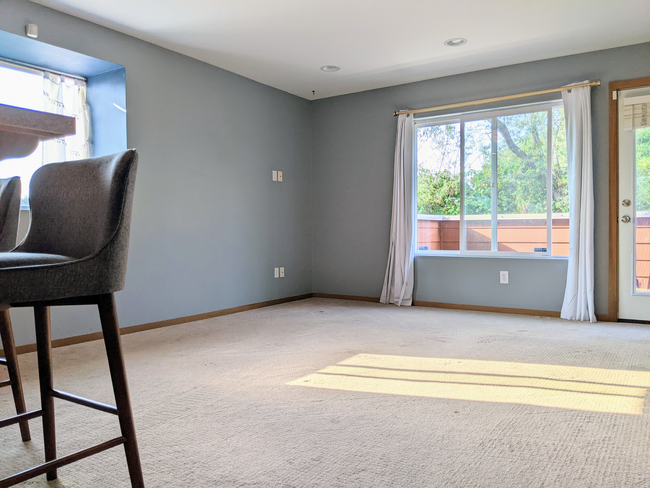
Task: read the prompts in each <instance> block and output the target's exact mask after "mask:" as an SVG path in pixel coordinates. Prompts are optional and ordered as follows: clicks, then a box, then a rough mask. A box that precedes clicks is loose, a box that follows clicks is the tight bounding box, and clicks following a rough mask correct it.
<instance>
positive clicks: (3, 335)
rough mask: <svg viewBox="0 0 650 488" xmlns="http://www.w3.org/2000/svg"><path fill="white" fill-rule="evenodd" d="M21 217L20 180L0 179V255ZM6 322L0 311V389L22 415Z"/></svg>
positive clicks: (23, 429) (25, 428)
mask: <svg viewBox="0 0 650 488" xmlns="http://www.w3.org/2000/svg"><path fill="white" fill-rule="evenodd" d="M19 216H20V178H19V177H18V176H14V177H13V178H7V179H0V252H7V251H11V250H12V249H13V248H14V247H16V235H17V234H18V220H19ZM9 324H11V322H10V320H9V311H8V310H2V311H0V339H1V340H2V347H3V349H4V354H5V357H3V358H2V357H0V364H2V365H5V366H6V367H7V370H8V372H9V380H7V381H2V382H0V387H3V386H11V390H12V393H13V397H14V404H15V406H16V413H17V414H21V413H25V412H26V411H27V410H26V407H25V397H24V395H23V385H22V382H21V380H20V368H19V367H18V358H17V357H16V345H15V344H14V335H13V331H12V330H11V327H10V326H9ZM19 425H20V435H21V437H22V439H23V442H27V441H29V440H31V438H32V437H31V435H30V432H29V423H28V422H27V420H21V421H20V422H19Z"/></svg>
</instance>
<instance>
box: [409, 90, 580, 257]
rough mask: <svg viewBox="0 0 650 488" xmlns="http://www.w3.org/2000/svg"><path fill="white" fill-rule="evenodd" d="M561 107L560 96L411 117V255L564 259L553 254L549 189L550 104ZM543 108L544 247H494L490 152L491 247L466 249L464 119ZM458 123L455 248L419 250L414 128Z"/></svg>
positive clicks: (494, 135)
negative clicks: (525, 249) (524, 249)
mask: <svg viewBox="0 0 650 488" xmlns="http://www.w3.org/2000/svg"><path fill="white" fill-rule="evenodd" d="M555 107H563V102H562V99H561V98H560V99H554V100H547V101H543V102H535V103H526V104H518V105H512V106H506V107H501V108H490V109H483V110H476V111H470V112H462V113H455V114H445V115H436V116H429V117H420V118H415V119H413V158H412V159H413V161H412V171H413V176H414V177H413V178H412V183H413V191H412V193H413V222H414V225H413V226H412V227H413V249H414V256H416V257H418V256H439V257H440V256H442V257H479V258H508V259H513V258H515V259H551V260H553V259H561V260H566V259H568V256H553V248H552V246H553V236H552V233H553V224H552V222H553V205H552V203H553V200H552V198H553V197H552V195H553V189H552V184H553V181H552V178H553V173H552V164H553V144H552V137H553V131H552V123H553V117H552V113H553V108H555ZM545 110H546V111H547V112H548V114H549V116H548V117H547V130H546V132H547V134H546V138H547V154H546V160H547V161H546V198H547V205H546V213H547V217H546V222H547V249H546V252H515V251H499V250H498V234H497V232H498V230H497V228H498V221H499V215H498V213H497V211H496V209H497V198H498V193H497V192H498V184H497V181H496V178H497V175H498V171H497V168H498V159H497V154H496V153H494V152H493V153H492V158H491V173H492V183H493V186H492V197H491V206H492V208H491V212H490V222H491V228H492V232H491V236H492V237H491V249H490V250H489V251H476V250H467V248H466V247H467V240H466V233H467V226H466V222H467V221H466V218H465V149H464V140H465V123H467V122H472V121H477V120H490V119H491V120H492V121H495V120H496V119H497V118H498V117H503V116H509V115H518V114H525V113H531V112H542V111H545ZM452 123H454V124H455V123H459V124H460V141H461V143H460V168H459V171H460V179H459V184H460V212H459V214H460V215H459V232H460V233H459V240H460V242H459V250H442V249H441V250H420V249H418V225H417V222H418V213H417V198H418V197H417V188H418V147H417V146H418V145H417V131H418V129H419V128H421V127H430V126H437V125H445V124H452ZM492 123H494V122H492ZM497 140H498V134H497V132H496V130H495V129H492V144H493V147H494V146H495V145H496V141H497Z"/></svg>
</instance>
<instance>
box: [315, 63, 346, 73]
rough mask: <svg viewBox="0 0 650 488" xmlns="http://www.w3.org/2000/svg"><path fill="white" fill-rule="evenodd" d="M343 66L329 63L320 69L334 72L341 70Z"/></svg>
mask: <svg viewBox="0 0 650 488" xmlns="http://www.w3.org/2000/svg"><path fill="white" fill-rule="evenodd" d="M340 69H341V68H340V67H339V66H334V65H331V64H330V65H327V66H321V67H320V70H321V71H325V73H334V72H335V71H338V70H340Z"/></svg>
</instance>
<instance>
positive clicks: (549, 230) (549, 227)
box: [546, 107, 553, 256]
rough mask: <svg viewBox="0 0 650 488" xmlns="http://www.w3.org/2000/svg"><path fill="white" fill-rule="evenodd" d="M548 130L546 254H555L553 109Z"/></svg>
mask: <svg viewBox="0 0 650 488" xmlns="http://www.w3.org/2000/svg"><path fill="white" fill-rule="evenodd" d="M547 118H548V125H547V128H546V160H547V161H546V253H547V255H548V256H551V255H552V254H553V107H550V108H549V109H548V116H547Z"/></svg>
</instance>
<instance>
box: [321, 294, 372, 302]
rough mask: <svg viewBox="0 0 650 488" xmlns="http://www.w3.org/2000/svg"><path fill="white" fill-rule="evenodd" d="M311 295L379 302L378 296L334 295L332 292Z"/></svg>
mask: <svg viewBox="0 0 650 488" xmlns="http://www.w3.org/2000/svg"><path fill="white" fill-rule="evenodd" d="M311 296H313V297H314V298H336V299H338V300H353V301H356V302H372V303H379V298H378V297H377V298H376V297H360V296H356V295H332V294H331V293H312V294H311Z"/></svg>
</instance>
